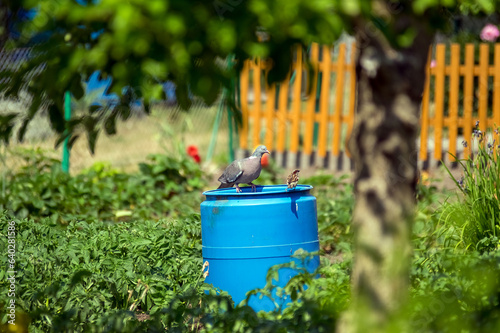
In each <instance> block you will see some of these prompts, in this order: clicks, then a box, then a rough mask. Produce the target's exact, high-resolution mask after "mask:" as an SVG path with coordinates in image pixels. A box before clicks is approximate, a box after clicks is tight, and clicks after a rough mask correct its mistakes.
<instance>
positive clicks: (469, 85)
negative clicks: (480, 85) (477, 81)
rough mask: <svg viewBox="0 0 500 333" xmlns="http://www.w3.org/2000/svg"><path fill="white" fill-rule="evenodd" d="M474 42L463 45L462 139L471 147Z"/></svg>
mask: <svg viewBox="0 0 500 333" xmlns="http://www.w3.org/2000/svg"><path fill="white" fill-rule="evenodd" d="M473 89H474V44H467V45H466V46H465V72H464V99H463V108H464V139H465V140H466V141H467V142H468V144H469V147H472V142H471V138H472V102H473V99H474V92H473ZM469 150H470V149H465V150H464V158H467V157H468V156H469Z"/></svg>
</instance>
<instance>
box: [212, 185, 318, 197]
mask: <svg viewBox="0 0 500 333" xmlns="http://www.w3.org/2000/svg"><path fill="white" fill-rule="evenodd" d="M313 188H314V187H313V186H312V185H297V187H296V188H295V189H293V190H289V191H287V186H286V185H285V184H283V185H257V190H256V192H252V188H251V187H250V186H247V187H241V190H242V191H243V192H241V193H237V192H236V188H235V187H230V188H221V189H215V190H209V191H205V192H203V195H205V196H207V197H208V196H236V197H242V196H262V195H276V194H293V193H297V192H307V191H310V190H312V189H313ZM268 189H269V190H268ZM259 190H260V191H259ZM263 190H266V191H263Z"/></svg>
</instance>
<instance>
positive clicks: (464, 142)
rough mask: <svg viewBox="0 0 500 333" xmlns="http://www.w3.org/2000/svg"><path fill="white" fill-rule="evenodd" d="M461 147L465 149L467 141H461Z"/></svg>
mask: <svg viewBox="0 0 500 333" xmlns="http://www.w3.org/2000/svg"><path fill="white" fill-rule="evenodd" d="M462 146H464V147H465V148H467V141H465V140H463V141H462Z"/></svg>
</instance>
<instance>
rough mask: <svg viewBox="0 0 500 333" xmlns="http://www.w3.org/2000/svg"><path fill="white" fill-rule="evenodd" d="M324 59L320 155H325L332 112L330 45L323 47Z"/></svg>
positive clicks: (319, 140) (319, 141) (322, 65)
mask: <svg viewBox="0 0 500 333" xmlns="http://www.w3.org/2000/svg"><path fill="white" fill-rule="evenodd" d="M322 52H323V60H322V63H321V65H320V66H321V72H322V78H321V95H320V119H321V121H320V123H319V137H318V156H319V157H325V156H326V149H327V140H328V116H329V114H330V112H329V111H330V110H329V107H330V103H329V102H330V91H331V89H330V77H331V63H332V53H331V49H330V48H329V47H325V46H324V47H323V48H322Z"/></svg>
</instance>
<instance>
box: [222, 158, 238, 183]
mask: <svg viewBox="0 0 500 333" xmlns="http://www.w3.org/2000/svg"><path fill="white" fill-rule="evenodd" d="M241 164H242V163H241V160H237V161H234V162H233V163H231V164H229V166H228V167H227V168H226V170H224V172H223V173H222V175H221V176H220V177H219V179H218V180H219V181H220V182H221V183H234V182H235V181H236V180H237V179H238V177H240V176H241V174H242V173H243V170H241V166H240V165H241Z"/></svg>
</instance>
